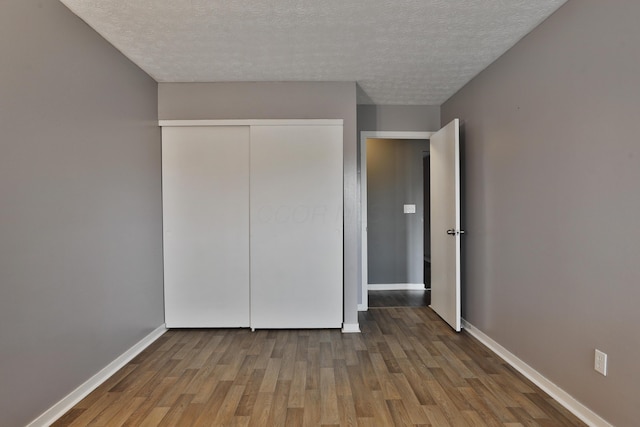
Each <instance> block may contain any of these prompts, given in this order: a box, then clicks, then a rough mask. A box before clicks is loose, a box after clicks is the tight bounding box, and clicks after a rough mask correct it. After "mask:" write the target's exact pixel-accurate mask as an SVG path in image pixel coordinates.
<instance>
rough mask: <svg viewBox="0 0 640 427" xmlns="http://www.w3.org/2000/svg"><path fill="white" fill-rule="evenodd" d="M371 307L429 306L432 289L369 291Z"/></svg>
mask: <svg viewBox="0 0 640 427" xmlns="http://www.w3.org/2000/svg"><path fill="white" fill-rule="evenodd" d="M368 304H369V308H380V307H428V306H429V304H431V291H427V290H403V291H369V301H368Z"/></svg>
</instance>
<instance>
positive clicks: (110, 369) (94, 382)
mask: <svg viewBox="0 0 640 427" xmlns="http://www.w3.org/2000/svg"><path fill="white" fill-rule="evenodd" d="M165 332H167V328H166V327H165V325H164V324H163V325H161V326H159V327H158V328H156V329H155V330H153V331H152V332H151V333H150V334H149V335H147V336H146V337H144V338H142V339H141V340H140V341H138V342H137V343H136V344H135V345H134V346H133V347H131V348H130V349H129V350H127V351H125V352H124V353H122V354H121V355H120V356H118V358H117V359H115V360H114V361H113V362H111V363H109V364H108V365H107V366H105V367H104V368H103V369H101V370H100V371H99V372H98V373H97V374H95V375H94V376H92V377H91V378H89V379H88V380H87V381H85V382H84V383H83V384H82V385H80V387H78V388H76V389H75V390H73V391H72V392H71V393H69V394H68V395H67V396H66V397H64V398H63V399H62V400H61V401H59V402H58V403H56V404H55V405H53V406H52V407H51V408H49V409H47V410H46V411H45V412H44V413H43V414H42V415H40V416H39V417H38V418H36V419H35V420H33V421H31V423H29V424H28V425H27V427H40V426H42V427H47V426H50V425H51V424H52V423H54V422H55V421H56V420H57V419H59V418H60V417H62V416H63V415H64V414H65V413H66V412H67V411H68V410H69V409H71V408H73V407H74V406H75V404H76V403H78V402H80V401H81V400H82V399H84V398H85V397H86V396H87V395H88V394H89V393H91V392H92V391H93V390H95V389H96V388H97V387H98V386H99V385H100V384H102V383H103V382H105V381H106V380H107V379H108V378H109V377H111V376H112V375H113V374H115V373H116V372H117V371H118V370H119V369H120V368H122V367H123V366H124V365H126V364H127V363H129V362H130V361H131V360H132V359H133V358H134V357H136V356H137V355H138V354H140V353H141V352H142V350H144V349H145V348H147V347H148V346H149V345H150V344H151V343H153V342H154V341H155V340H157V339H158V338H160V337H161V336H162V334H164V333H165Z"/></svg>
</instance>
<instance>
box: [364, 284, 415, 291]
mask: <svg viewBox="0 0 640 427" xmlns="http://www.w3.org/2000/svg"><path fill="white" fill-rule="evenodd" d="M423 289H424V283H384V284H377V283H376V284H375V285H372V284H368V285H367V290H369V291H413V290H420V291H421V290H423Z"/></svg>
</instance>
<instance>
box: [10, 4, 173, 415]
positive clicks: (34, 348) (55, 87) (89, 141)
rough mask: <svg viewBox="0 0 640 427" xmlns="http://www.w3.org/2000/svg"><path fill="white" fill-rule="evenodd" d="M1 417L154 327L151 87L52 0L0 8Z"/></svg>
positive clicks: (53, 398) (157, 275)
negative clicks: (0, 131)
mask: <svg viewBox="0 0 640 427" xmlns="http://www.w3.org/2000/svg"><path fill="white" fill-rule="evenodd" d="M0 52H2V55H1V56H0V69H1V75H2V79H0V129H2V139H1V140H0V343H1V345H0V384H1V386H0V419H1V421H0V424H2V425H3V426H20V425H25V424H27V423H28V422H30V421H31V420H33V419H34V418H36V417H37V416H39V415H40V414H41V413H42V412H44V411H45V410H47V409H48V408H49V407H51V406H52V405H53V404H55V403H56V402H58V401H59V400H60V399H62V398H63V397H64V396H66V395H67V394H68V393H70V392H71V391H72V390H74V389H75V388H76V387H77V386H79V385H80V384H81V383H83V382H84V381H86V380H87V379H89V378H90V377H91V376H92V375H94V374H95V373H96V372H98V371H99V370H100V369H102V368H103V367H105V366H106V365H107V364H108V363H109V362H111V361H113V360H114V359H115V358H116V357H118V356H119V355H121V354H122V353H123V352H124V351H126V350H127V349H128V348H130V347H131V346H132V345H134V344H135V343H136V342H138V341H139V340H140V339H141V338H143V337H144V336H145V335H147V334H148V333H149V332H151V331H152V330H153V329H155V328H157V327H158V326H160V325H161V324H162V323H163V321H164V320H163V307H162V304H163V302H162V240H161V239H162V228H161V212H162V207H161V198H160V197H161V189H160V183H161V180H160V132H159V129H158V127H157V122H156V120H157V110H156V108H157V102H156V100H157V98H156V86H157V84H156V83H155V82H154V81H153V80H152V79H151V78H149V77H148V76H147V75H146V74H144V73H143V72H142V71H140V70H139V69H138V68H137V67H135V66H134V65H133V64H131V63H130V62H129V61H128V60H127V59H125V58H124V57H123V56H122V55H121V54H120V53H119V52H118V51H116V50H115V49H114V48H113V47H112V46H110V45H109V44H108V43H107V42H106V41H104V40H103V39H102V38H101V37H100V36H98V35H97V34H96V33H95V32H94V31H93V30H91V29H90V28H89V27H88V26H86V25H85V24H84V23H83V22H82V21H81V20H80V19H78V18H77V17H76V16H75V15H73V14H72V13H71V12H70V11H69V10H67V9H66V8H65V7H64V6H63V5H62V4H60V3H59V2H56V1H38V0H6V1H4V2H3V3H2V13H0Z"/></svg>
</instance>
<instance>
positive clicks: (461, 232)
mask: <svg viewBox="0 0 640 427" xmlns="http://www.w3.org/2000/svg"><path fill="white" fill-rule="evenodd" d="M447 234H448V235H450V236H457V235H458V234H464V230H460V231H456V229H455V228H450V229H448V230H447Z"/></svg>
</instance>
